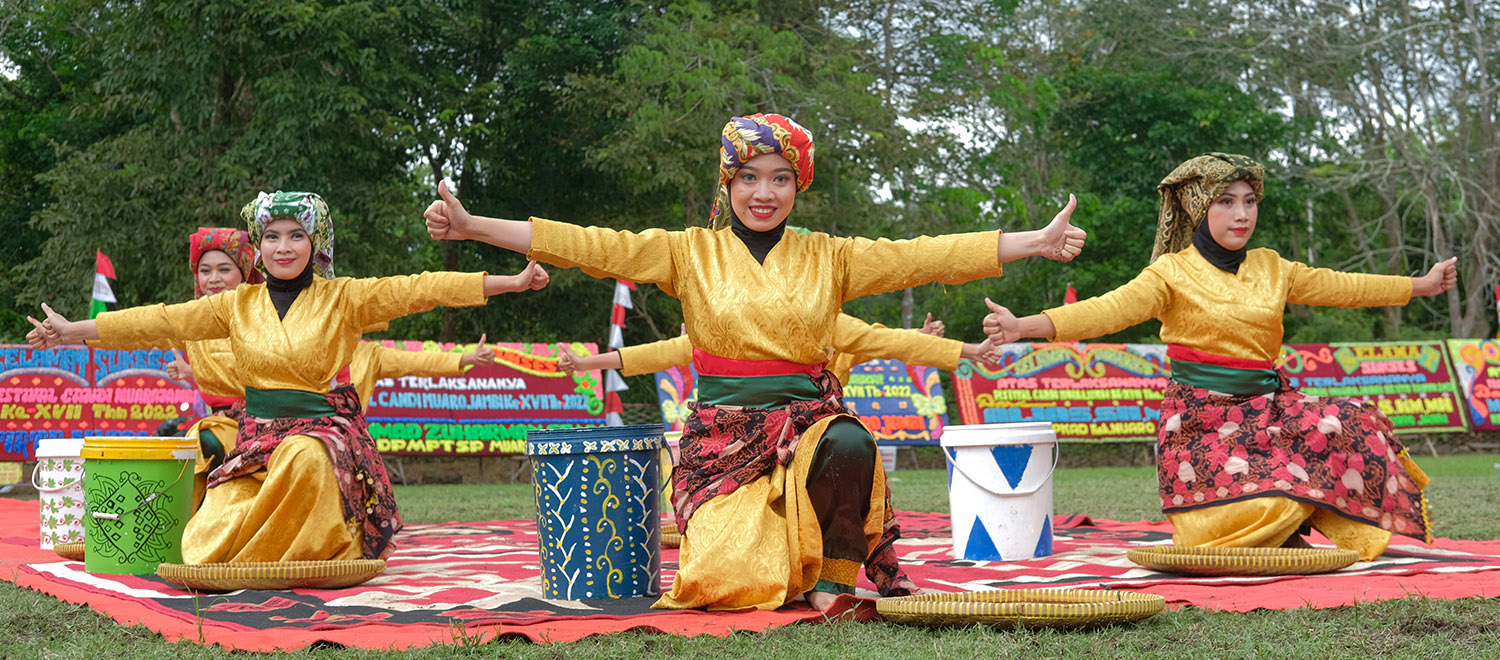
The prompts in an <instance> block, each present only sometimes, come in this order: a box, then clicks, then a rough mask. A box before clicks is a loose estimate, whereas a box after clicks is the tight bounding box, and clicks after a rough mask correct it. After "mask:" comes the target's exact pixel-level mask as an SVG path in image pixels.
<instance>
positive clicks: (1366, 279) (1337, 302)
mask: <svg viewBox="0 0 1500 660" xmlns="http://www.w3.org/2000/svg"><path fill="white" fill-rule="evenodd" d="M1287 266H1288V269H1289V270H1290V272H1291V282H1290V284H1291V287H1290V288H1289V289H1288V290H1287V294H1286V301H1287V302H1289V303H1295V304H1298V305H1322V306H1325V307H1383V306H1387V305H1405V304H1407V303H1409V302H1411V278H1410V277H1401V276H1398V275H1366V274H1364V273H1341V272H1339V271H1336V270H1329V269H1327V268H1313V267H1312V266H1308V265H1307V264H1304V263H1299V262H1295V261H1292V262H1288V264H1287Z"/></svg>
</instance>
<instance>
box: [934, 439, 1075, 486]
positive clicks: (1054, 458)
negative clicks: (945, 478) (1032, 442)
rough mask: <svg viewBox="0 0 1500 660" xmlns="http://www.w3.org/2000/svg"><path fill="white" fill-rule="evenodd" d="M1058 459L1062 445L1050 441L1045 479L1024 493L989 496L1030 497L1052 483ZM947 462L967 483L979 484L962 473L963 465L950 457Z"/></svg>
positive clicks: (965, 473) (967, 474)
mask: <svg viewBox="0 0 1500 660" xmlns="http://www.w3.org/2000/svg"><path fill="white" fill-rule="evenodd" d="M963 449H968V447H963ZM1059 458H1062V443H1060V442H1058V441H1056V440H1053V441H1052V467H1051V468H1049V469H1048V470H1047V477H1046V478H1045V479H1042V480H1041V481H1039V482H1037V485H1036V486H1035V487H1034V488H1032V489H1031V490H1024V491H1021V490H1017V491H1011V492H1009V493H997V492H994V491H990V494H991V495H997V496H1000V497H1024V496H1027V495H1031V494H1033V493H1035V492H1037V491H1039V490H1041V489H1042V486H1045V485H1047V482H1049V481H1052V473H1053V472H1056V471H1057V459H1059ZM948 462H949V463H951V464H953V469H955V470H958V471H959V472H960V473H962V474H963V475H964V478H966V479H968V480H969V481H972V482H974V483H976V484H977V483H979V480H978V479H975V478H974V477H972V476H970V475H969V473H967V472H964V468H963V465H961V464H960V463H959V462H958V461H956V460H954V459H953V457H952V456H949V457H948Z"/></svg>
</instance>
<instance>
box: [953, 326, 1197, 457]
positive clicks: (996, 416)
mask: <svg viewBox="0 0 1500 660" xmlns="http://www.w3.org/2000/svg"><path fill="white" fill-rule="evenodd" d="M1000 348H1001V352H1002V357H1001V359H1000V361H999V363H998V364H997V365H996V366H995V367H986V366H984V365H980V364H975V363H973V362H970V361H968V360H964V361H962V362H960V363H959V365H958V370H957V371H955V372H953V395H954V398H955V399H956V400H957V402H958V414H959V419H961V420H962V421H963V423H964V424H998V423H1011V422H1052V428H1053V430H1054V431H1056V433H1057V437H1058V439H1060V440H1072V441H1094V442H1120V441H1125V440H1155V439H1156V428H1157V425H1158V424H1160V423H1161V397H1162V392H1163V391H1165V390H1166V388H1167V376H1168V375H1170V373H1171V372H1170V370H1168V369H1167V367H1166V366H1165V363H1166V360H1167V347H1166V346H1161V345H1154V344H1040V343H1038V344H1006V345H1004V346H1002V347H1000Z"/></svg>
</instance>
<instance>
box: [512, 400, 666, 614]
mask: <svg viewBox="0 0 1500 660" xmlns="http://www.w3.org/2000/svg"><path fill="white" fill-rule="evenodd" d="M665 446H666V441H665V439H664V437H663V433H662V426H661V425H660V424H641V425H638V426H594V427H585V428H572V429H549V430H542V431H530V432H528V433H527V434H526V455H527V456H530V457H531V484H532V488H533V490H534V492H535V494H536V528H537V542H538V545H539V546H540V554H541V565H542V590H543V592H544V593H545V594H546V595H547V597H549V598H557V599H563V600H586V599H594V598H630V597H634V596H656V595H659V594H660V593H661V488H660V486H659V484H660V483H661V465H660V453H661V450H662V448H663V447H665Z"/></svg>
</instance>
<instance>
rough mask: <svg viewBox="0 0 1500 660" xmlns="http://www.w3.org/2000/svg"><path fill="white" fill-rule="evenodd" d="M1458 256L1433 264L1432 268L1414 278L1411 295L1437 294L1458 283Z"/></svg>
mask: <svg viewBox="0 0 1500 660" xmlns="http://www.w3.org/2000/svg"><path fill="white" fill-rule="evenodd" d="M1457 262H1458V257H1448V258H1447V259H1446V260H1444V261H1439V262H1437V263H1435V264H1433V265H1432V270H1429V271H1427V274H1426V275H1423V276H1421V277H1418V278H1414V279H1413V280H1412V287H1411V295H1413V296H1435V295H1437V294H1439V293H1442V292H1444V291H1447V290H1449V289H1452V288H1453V287H1455V286H1457V285H1458V266H1457V265H1456V264H1457Z"/></svg>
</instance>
